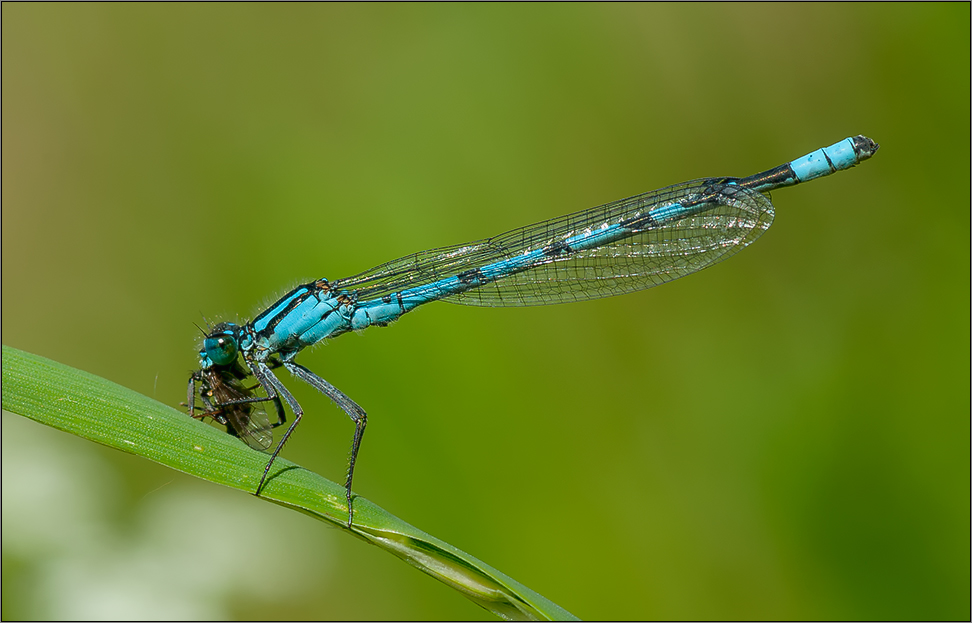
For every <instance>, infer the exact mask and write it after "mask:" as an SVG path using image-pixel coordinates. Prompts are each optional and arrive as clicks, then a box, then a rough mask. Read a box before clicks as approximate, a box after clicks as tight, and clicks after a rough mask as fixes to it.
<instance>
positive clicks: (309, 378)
mask: <svg viewBox="0 0 972 623" xmlns="http://www.w3.org/2000/svg"><path fill="white" fill-rule="evenodd" d="M283 365H284V367H285V368H287V369H288V370H290V372H291V374H293V375H294V376H296V377H297V378H299V379H300V380H302V381H304V382H305V383H308V384H309V385H312V386H313V387H315V388H316V389H317V390H318V391H320V392H321V393H322V394H324V395H325V396H327V397H328V398H330V399H331V400H333V401H334V404H336V405H337V406H338V407H340V408H341V410H342V411H344V412H345V413H347V414H348V417H350V418H351V420H352V421H353V422H354V439H353V440H352V442H351V458H350V459H349V460H348V478H347V480H346V481H345V482H344V490H345V493H346V495H347V498H348V528H350V527H351V523H352V521H353V519H354V507H353V505H352V504H353V503H352V501H351V482H352V481H353V480H354V464H355V462H357V460H358V450H359V449H361V438H362V437H364V432H365V427H366V426H367V425H368V414H367V413H365V410H364V409H362V408H361V407H360V406H359V405H358V403H356V402H355V401H353V400H351V399H350V398H348V397H347V395H346V394H345V393H344V392H342V391H341V390H339V389H338V388H336V387H334V386H333V385H331V384H330V383H328V382H327V381H326V380H324V379H323V378H321V377H319V376H317V375H316V374H314V373H313V372H311V371H310V370H308V369H307V368H305V367H304V366H302V365H300V364H299V363H295V362H293V361H286V362H284V364H283ZM287 434H288V435H289V434H290V431H287Z"/></svg>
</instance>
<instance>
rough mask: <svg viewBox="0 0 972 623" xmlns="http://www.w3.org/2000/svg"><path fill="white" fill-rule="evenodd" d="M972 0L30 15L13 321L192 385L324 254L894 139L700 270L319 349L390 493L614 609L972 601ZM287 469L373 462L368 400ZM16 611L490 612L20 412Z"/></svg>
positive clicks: (320, 367) (8, 599)
mask: <svg viewBox="0 0 972 623" xmlns="http://www.w3.org/2000/svg"><path fill="white" fill-rule="evenodd" d="M969 21H970V11H969V5H968V4H967V3H959V4H930V5H929V4H922V5H913V4H893V5H891V4H849V5H833V4H826V5H817V4H811V5H806V4H799V5H791V4H787V5H772V4H748V5H728V6H724V5H718V6H717V5H610V4H609V5H506V4H504V5H446V6H441V5H435V6H433V5H404V6H403V5H365V6H350V5H292V4H291V5H272V6H271V5H252V4H250V5H147V6H146V5H122V6H118V5H81V6H78V5H62V4H46V5H32V4H13V5H11V4H5V5H4V6H3V20H2V28H3V39H2V45H3V60H2V62H3V190H2V192H3V195H2V197H3V229H2V250H3V264H2V269H3V283H2V285H3V292H2V304H3V310H2V311H3V342H4V343H5V344H8V345H11V346H14V347H17V348H21V349H24V350H27V351H30V352H33V353H37V354H40V355H44V356H46V357H50V358H53V359H56V360H58V361H61V362H64V363H67V364H70V365H73V366H76V367H78V368H81V369H84V370H87V371H89V372H92V373H95V374H98V375H101V376H104V377H106V378H108V379H111V380H113V381H116V382H118V383H120V384H122V385H126V386H128V387H130V388H133V389H135V390H137V391H139V392H142V393H145V394H147V395H150V396H153V397H155V398H157V399H158V400H160V401H162V402H165V403H167V404H170V405H173V406H177V405H178V404H179V402H180V401H183V400H185V384H186V380H187V377H188V374H189V372H190V370H191V369H192V368H193V367H194V365H195V364H196V360H195V351H196V349H197V347H198V343H197V342H198V337H199V333H198V330H197V329H196V327H195V326H194V323H195V324H199V325H203V324H204V317H205V318H206V319H212V320H216V319H220V318H235V319H246V318H248V317H252V315H253V314H254V313H255V312H257V311H259V310H260V309H261V306H262V305H264V304H266V303H267V302H270V301H272V300H273V299H274V297H276V296H278V295H280V294H282V293H283V292H285V291H286V290H287V289H289V288H290V287H292V286H293V285H295V284H296V283H299V282H300V281H302V280H310V279H314V278H317V277H328V278H337V277H344V276H347V275H350V274H353V273H356V272H358V271H361V270H364V269H367V268H370V267H372V266H374V265H376V264H379V263H381V262H384V261H387V260H390V259H394V258H396V257H399V256H401V255H405V254H407V253H411V252H414V251H419V250H423V249H426V248H430V247H434V246H440V245H446V244H453V243H458V242H463V241H467V240H472V239H476V238H481V237H484V236H489V235H492V234H496V233H500V232H502V231H505V230H507V229H510V228H513V227H517V226H520V225H524V224H527V223H531V222H534V221H537V220H540V219H545V218H548V217H553V216H559V215H561V214H564V213H567V212H571V211H575V210H580V209H584V208H588V207H592V206H594V205H598V204H601V203H606V202H608V201H610V200H614V199H619V198H622V197H626V196H629V195H633V194H636V193H639V192H643V191H647V190H651V189H653V188H657V187H661V186H665V185H668V184H672V183H676V182H681V181H685V180H688V179H692V178H697V177H705V176H715V175H748V174H750V173H755V172H757V171H760V170H763V169H767V168H769V167H772V166H775V165H777V164H781V163H783V162H786V161H788V160H790V159H792V158H795V157H797V156H801V155H803V154H805V153H807V152H809V151H811V150H813V149H816V148H818V147H823V146H826V145H830V144H831V143H834V142H836V141H838V140H840V139H842V138H844V137H846V136H850V135H855V134H859V133H860V134H866V135H868V136H870V137H872V138H874V139H875V140H877V141H878V142H879V143H880V144H881V146H882V147H881V151H880V152H879V153H878V154H877V156H876V157H875V158H874V159H873V160H871V161H869V162H867V163H865V164H863V165H862V166H860V167H858V168H855V169H854V170H852V171H849V172H844V173H841V174H839V175H835V176H833V177H831V178H828V179H825V180H820V181H817V182H814V183H813V184H808V185H805V186H801V187H798V188H795V189H787V190H783V191H778V192H777V193H775V195H774V202H775V203H776V206H777V219H776V223H775V225H774V226H773V228H772V230H771V231H770V232H768V233H767V234H766V235H765V236H764V237H763V238H762V239H761V240H759V241H758V242H757V243H756V244H755V245H754V246H753V247H752V248H750V249H747V250H746V251H744V252H743V253H741V254H740V255H739V256H737V257H734V258H733V259H732V260H730V261H729V262H726V263H724V264H720V265H718V266H716V267H714V268H712V269H710V270H707V271H704V272H702V273H699V274H697V275H693V276H691V277H689V278H686V279H682V280H680V281H677V282H675V283H672V284H669V285H666V286H664V287H662V288H657V289H653V290H648V291H645V292H640V293H637V294H632V295H628V296H624V297H617V298H613V299H607V300H600V301H595V302H589V303H583V304H576V305H562V306H552V307H545V308H530V309H476V308H466V307H457V306H451V305H447V304H439V305H432V306H429V307H427V308H424V309H422V310H421V311H419V312H417V313H415V314H411V315H409V316H408V317H407V318H406V319H404V320H403V321H401V322H399V323H397V324H396V325H395V326H394V327H393V328H390V329H372V330H369V331H367V332H365V333H362V334H359V335H354V334H352V335H348V336H346V337H342V338H341V339H338V340H334V341H332V342H330V343H328V344H327V345H326V346H321V347H318V348H316V349H312V350H311V351H309V352H306V353H304V354H303V355H302V357H301V361H302V362H303V363H304V364H305V365H307V366H309V367H310V368H312V369H314V370H316V371H317V372H318V373H320V374H322V375H323V376H324V377H326V378H327V379H328V380H330V381H331V382H332V383H334V384H335V385H336V386H338V387H340V388H341V389H343V390H344V391H345V392H346V393H347V394H348V395H350V396H351V397H353V398H354V399H355V400H357V401H358V402H359V403H360V404H361V405H363V406H364V407H365V408H366V409H367V410H368V412H369V414H370V424H371V426H369V428H368V435H367V438H366V439H365V442H364V446H363V450H362V452H361V457H360V463H359V466H358V471H357V475H356V481H355V484H356V492H357V493H359V494H361V495H363V496H365V497H367V498H369V499H371V500H373V501H375V502H376V503H378V504H380V505H382V506H383V507H385V508H386V509H388V510H389V511H391V512H393V513H395V514H397V515H398V516H400V517H402V518H403V519H405V520H407V521H409V522H411V523H413V524H414V525H416V526H418V527H420V528H422V529H424V530H427V531H428V532H430V533H432V534H434V535H436V536H438V537H440V538H442V539H445V540H446V541H448V542H450V543H452V544H454V545H456V546H458V547H460V548H462V549H464V550H466V551H468V552H470V553H471V554H473V555H475V556H478V557H480V558H482V559H483V560H485V561H486V562H488V563H489V564H491V565H493V566H495V567H497V568H499V569H501V570H502V571H504V572H506V573H508V574H510V575H511V576H512V577H514V578H516V579H517V580H519V581H521V582H523V583H525V584H526V585H528V586H530V587H531V588H533V589H535V590H537V591H539V592H540V593H542V594H544V595H545V596H547V597H549V598H550V599H552V600H553V601H555V602H557V603H558V604H560V605H561V606H563V607H565V608H567V609H568V610H570V611H572V612H573V613H574V614H576V615H578V616H580V617H583V618H593V619H963V618H964V619H967V618H968V617H969V616H970V603H969V582H970V577H969V563H970V559H969V558H970V556H969V551H970V549H969V547H970V543H969V530H970V515H969V502H970V500H969V484H970V483H969V466H970V452H969V448H970V442H969V433H970V430H969V421H970V420H969V409H970V405H969V396H970V380H969V379H970V370H969V367H970V366H969V357H970V335H969V325H970V308H969V296H970V286H969V283H970V275H969V265H970V222H969V216H970V209H969V206H970V196H969V195H970V192H969V188H970V185H969V176H970V157H969V156H970V127H969V118H970V103H969V76H970V67H969V55H970V45H969ZM288 385H289V387H291V388H292V389H293V390H294V393H295V394H296V396H297V398H298V399H299V400H300V401H301V403H302V404H303V405H304V406H305V408H306V409H307V411H309V417H307V418H305V420H304V423H303V424H302V425H301V428H300V430H299V431H298V433H297V434H296V435H295V436H294V438H293V440H292V441H290V442H289V444H288V446H287V448H286V451H285V456H286V457H287V458H289V459H291V460H293V461H296V462H297V463H299V464H302V465H304V466H305V467H307V468H309V469H312V470H314V471H317V472H320V473H321V474H324V475H325V476H328V477H330V478H331V479H333V480H338V481H339V480H341V477H342V475H343V473H344V468H345V460H346V456H347V450H348V448H349V445H350V439H351V433H352V426H351V423H350V421H349V420H348V419H347V418H346V417H345V416H344V415H343V414H342V413H341V412H339V411H338V410H337V409H336V408H335V407H333V406H332V405H331V404H330V403H329V402H328V401H327V400H326V399H324V398H323V397H321V396H319V395H316V394H315V393H314V392H313V391H312V390H310V389H308V388H307V387H306V386H304V385H302V384H299V383H295V382H292V383H288ZM2 438H3V574H2V575H3V587H2V588H3V611H2V614H3V618H4V619H8V620H9V619H19V618H41V619H45V618H67V619H83V618H122V619H137V618H151V619H170V618H189V619H195V618H243V619H263V618H284V619H302V618H305V619H306V618H311V619H318V618H323V619H345V618H348V619H385V618H390V619H415V618H426V619H477V618H482V617H488V616H489V615H488V614H487V613H486V612H484V611H482V610H480V609H479V608H478V607H477V606H475V605H473V604H472V603H471V602H469V601H467V600H466V599H464V598H463V597H462V596H460V595H459V594H458V593H456V592H454V591H452V590H450V589H448V588H447V587H445V586H444V585H441V584H439V583H438V582H435V581H434V580H432V579H431V578H428V577H426V576H424V575H423V574H421V573H418V572H416V571H415V570H413V569H412V568H411V567H409V566H407V565H405V564H403V563H401V562H400V561H399V560H397V559H394V558H392V557H391V556H388V555H387V554H385V553H383V552H381V551H379V550H378V549H376V548H371V547H368V546H367V545H365V544H363V543H361V542H359V541H358V540H356V539H351V538H348V537H347V536H346V535H345V534H343V533H341V532H339V531H337V530H330V529H326V528H324V527H322V525H321V524H320V523H318V522H316V521H313V520H311V519H309V518H307V517H304V516H301V515H298V514H297V513H293V512H290V511H287V510H285V509H283V508H279V507H276V506H273V505H270V504H266V503H264V502H262V501H260V500H257V499H255V498H253V497H251V496H246V495H243V494H241V493H239V492H236V491H230V490H227V489H221V488H219V487H216V486H214V485H210V484H208V483H205V482H201V481H197V480H195V479H193V478H191V477H188V476H186V475H184V474H181V473H177V472H174V471H172V470H169V469H166V468H163V467H161V466H159V465H156V464H153V463H150V462H148V461H145V460H141V459H136V458H134V457H131V456H129V455H125V454H122V453H120V452H116V451H112V450H108V449H106V448H103V447H100V446H97V445H95V444H92V443H90V442H86V441H83V440H80V439H78V438H74V437H70V436H68V435H66V434H63V433H60V432H57V431H53V430H51V429H47V428H45V427H42V426H40V425H37V424H35V423H33V422H29V421H27V420H25V419H23V418H21V417H19V416H13V415H10V414H5V415H4V418H3V435H2Z"/></svg>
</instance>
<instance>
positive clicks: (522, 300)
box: [332, 178, 774, 307]
mask: <svg viewBox="0 0 972 623" xmlns="http://www.w3.org/2000/svg"><path fill="white" fill-rule="evenodd" d="M727 181H729V180H727V178H709V179H703V180H696V181H693V182H685V183H683V184H678V185H675V186H670V187H667V188H663V189H660V190H656V191H652V192H648V193H644V194H641V195H636V196H634V197H629V198H628V199H622V200H620V201H616V202H614V203H609V204H606V205H603V206H600V207H597V208H591V209H589V210H584V211H582V212H576V213H574V214H568V215H566V216H561V217H558V218H554V219H550V220H548V221H543V222H540V223H535V224H533V225H528V226H526V227H521V228H519V229H514V230H512V231H509V232H506V233H504V234H500V235H498V236H493V237H492V238H486V239H484V240H477V241H475V242H470V243H467V244H460V245H454V246H451V247H442V248H438V249H431V250H429V251H422V252H419V253H414V254H412V255H408V256H405V257H403V258H400V259H397V260H394V261H391V262H388V263H385V264H382V265H380V266H377V267H375V268H373V269H371V270H368V271H365V272H363V273H361V274H358V275H355V276H353V277H348V278H346V279H340V280H337V281H335V282H334V283H333V284H332V286H333V287H337V288H340V289H347V290H349V291H351V290H357V293H358V300H359V301H364V300H371V299H377V298H380V297H383V296H386V295H390V294H394V293H395V292H400V291H402V290H406V289H409V288H413V287H416V286H420V285H424V284H429V283H435V282H437V281H439V280H441V279H445V278H449V277H453V276H456V275H459V274H462V273H464V272H466V271H470V270H476V269H479V268H482V267H483V266H487V265H491V264H495V263H497V262H503V261H507V260H510V259H512V258H515V257H517V256H522V255H524V254H526V253H530V252H533V251H537V250H540V249H546V248H550V246H551V245H554V244H556V243H558V242H563V241H565V240H567V239H569V238H571V237H573V236H577V235H578V234H581V233H583V232H585V231H598V230H599V229H601V228H604V227H610V226H612V225H619V224H625V223H631V222H641V223H645V224H644V225H643V226H642V227H641V228H640V229H636V230H634V231H632V232H631V234H630V235H628V236H627V237H624V238H623V239H619V240H615V241H612V242H609V243H606V244H604V245H602V246H598V247H595V248H590V249H586V250H579V251H576V252H573V253H570V254H565V255H560V256H544V257H542V258H538V260H537V261H536V263H534V264H532V265H531V266H529V267H528V268H526V269H524V270H519V271H518V272H514V273H511V274H509V275H506V276H505V277H503V278H500V279H497V280H495V281H492V282H489V283H486V284H484V285H482V286H479V287H477V288H475V289H471V290H467V291H465V292H461V293H457V294H453V295H451V296H448V297H446V298H443V299H442V300H445V301H448V302H451V303H457V304H460V305H480V306H488V307H502V306H526V305H547V304H552V303H564V302H571V301H580V300H587V299H594V298H601V297H605V296H614V295H617V294H624V293H627V292H633V291H636V290H642V289H645V288H650V287H652V286H656V285H660V284H662V283H665V282H668V281H672V280H674V279H678V278H679V277H684V276H685V275H688V274H691V273H693V272H696V271H698V270H702V269H703V268H706V267H708V266H712V265H713V264H716V263H718V262H721V261H722V260H725V259H726V258H728V257H730V256H732V255H733V254H735V253H737V252H738V251H740V250H741V249H743V248H744V247H746V246H747V245H748V244H750V243H752V242H753V241H754V240H756V238H758V237H759V236H760V235H762V233H763V232H764V231H766V230H767V229H768V228H769V226H770V225H771V224H772V223H773V216H774V209H773V204H772V203H771V202H770V199H769V196H768V194H766V195H764V194H761V193H759V192H756V191H753V190H749V189H746V188H742V187H739V186H736V185H727V184H726V182H727ZM703 197H704V201H705V203H706V206H707V208H706V209H705V211H703V212H701V213H697V214H694V215H691V216H687V217H685V218H678V219H672V220H654V219H645V218H644V217H645V215H646V214H648V212H649V211H651V210H654V209H656V208H663V207H665V206H671V205H675V204H682V203H690V202H693V201H696V200H700V199H701V198H703ZM649 223H650V224H649Z"/></svg>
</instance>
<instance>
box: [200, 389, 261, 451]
mask: <svg viewBox="0 0 972 623" xmlns="http://www.w3.org/2000/svg"><path fill="white" fill-rule="evenodd" d="M207 381H208V383H209V386H210V388H211V389H212V407H213V409H212V413H219V414H220V415H222V416H223V418H225V420H226V424H227V427H228V428H230V429H231V430H229V431H227V432H229V433H230V434H232V435H234V436H236V437H239V438H240V439H242V440H243V441H244V442H246V445H248V446H250V447H251V448H253V449H254V450H260V451H261V452H262V451H265V450H267V449H269V448H270V446H271V445H272V444H273V426H271V424H270V418H269V417H268V416H267V411H266V409H265V408H264V407H263V403H264V402H265V401H267V400H269V399H267V398H262V397H259V396H256V395H255V394H254V393H253V392H252V390H250V389H248V388H247V387H245V386H244V385H243V383H242V382H241V381H239V380H237V379H235V378H233V377H229V376H228V375H222V374H219V373H217V372H211V373H210V375H209V378H208V379H207Z"/></svg>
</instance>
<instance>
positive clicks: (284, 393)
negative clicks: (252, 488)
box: [250, 362, 304, 495]
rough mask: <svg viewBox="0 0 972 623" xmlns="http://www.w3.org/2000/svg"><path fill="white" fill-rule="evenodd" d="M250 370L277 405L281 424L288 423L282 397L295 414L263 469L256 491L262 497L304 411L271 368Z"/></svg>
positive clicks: (257, 365)
mask: <svg viewBox="0 0 972 623" xmlns="http://www.w3.org/2000/svg"><path fill="white" fill-rule="evenodd" d="M250 370H252V371H253V376H255V377H256V379H257V381H259V382H260V385H262V386H263V389H264V390H265V391H266V392H267V396H268V397H269V398H270V399H271V400H273V401H274V404H275V405H277V409H278V415H280V420H281V421H280V423H281V424H283V422H284V421H286V420H285V418H284V417H283V414H282V412H283V406H282V405H280V398H281V397H283V399H284V401H286V403H287V404H288V405H290V410H291V411H293V412H294V422H293V424H291V425H290V428H288V429H287V432H286V433H284V436H283V437H282V438H281V439H280V443H278V444H277V447H276V448H275V449H274V450H273V454H272V455H270V460H269V461H267V466H266V467H264V468H263V477H262V478H261V479H260V484H259V485H257V490H256V495H260V490H261V489H263V483H264V482H266V480H267V475H268V474H269V473H270V467H271V466H273V462H274V461H275V460H276V459H277V455H278V454H280V451H281V450H282V449H283V446H284V444H285V443H287V440H288V439H290V435H291V433H293V432H294V429H295V428H297V425H298V424H300V418H301V416H303V415H304V410H303V409H301V408H300V404H299V403H298V402H297V399H296V398H294V396H293V394H291V393H290V392H289V391H288V390H287V388H286V387H284V384H283V383H281V382H280V379H278V378H277V377H276V376H275V375H274V374H273V372H271V371H270V368H268V367H267V365H266V364H264V363H260V362H254V363H251V364H250Z"/></svg>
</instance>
